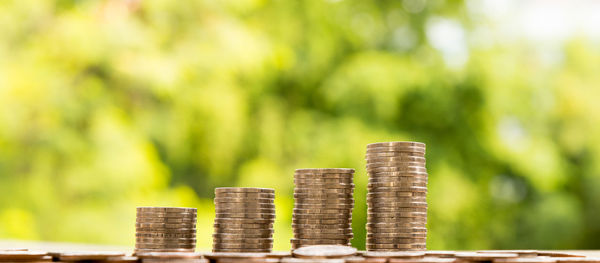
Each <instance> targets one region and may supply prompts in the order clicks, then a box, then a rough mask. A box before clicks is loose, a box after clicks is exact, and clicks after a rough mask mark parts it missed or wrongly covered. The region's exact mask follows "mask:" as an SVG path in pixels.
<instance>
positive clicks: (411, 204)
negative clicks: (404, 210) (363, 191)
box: [367, 201, 427, 209]
mask: <svg viewBox="0 0 600 263" xmlns="http://www.w3.org/2000/svg"><path fill="white" fill-rule="evenodd" d="M375 204H377V207H380V208H382V209H383V208H386V207H388V208H396V207H427V203H426V202H406V203H398V202H393V203H377V202H373V201H367V205H369V206H373V205H375Z"/></svg>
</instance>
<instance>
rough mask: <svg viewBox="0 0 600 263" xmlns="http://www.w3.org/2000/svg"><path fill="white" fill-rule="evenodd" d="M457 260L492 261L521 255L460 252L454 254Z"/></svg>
mask: <svg viewBox="0 0 600 263" xmlns="http://www.w3.org/2000/svg"><path fill="white" fill-rule="evenodd" d="M454 257H456V258H457V259H464V260H470V261H492V260H495V259H500V258H517V257H519V255H517V254H512V253H477V252H458V253H456V254H454Z"/></svg>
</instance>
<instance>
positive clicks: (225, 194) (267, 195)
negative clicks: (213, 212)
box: [215, 192, 275, 199]
mask: <svg viewBox="0 0 600 263" xmlns="http://www.w3.org/2000/svg"><path fill="white" fill-rule="evenodd" d="M215 197H237V198H243V197H255V198H271V199H275V193H262V192H216V193H215Z"/></svg>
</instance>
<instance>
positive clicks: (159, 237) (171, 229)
mask: <svg viewBox="0 0 600 263" xmlns="http://www.w3.org/2000/svg"><path fill="white" fill-rule="evenodd" d="M196 214H197V210H196V208H184V207H138V208H137V209H136V222H135V251H136V252H171V251H173V252H178V251H181V252H194V250H195V248H196Z"/></svg>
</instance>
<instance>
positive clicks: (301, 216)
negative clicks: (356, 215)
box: [292, 213, 352, 220]
mask: <svg viewBox="0 0 600 263" xmlns="http://www.w3.org/2000/svg"><path fill="white" fill-rule="evenodd" d="M292 217H293V219H313V220H314V219H339V218H340V217H341V216H340V215H339V214H293V215H292ZM343 217H347V218H348V219H351V218H352V214H351V213H348V214H347V215H344V216H343Z"/></svg>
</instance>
